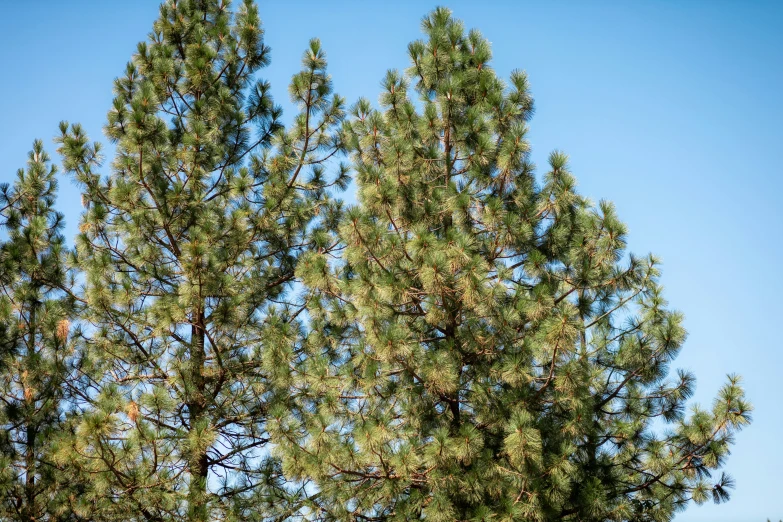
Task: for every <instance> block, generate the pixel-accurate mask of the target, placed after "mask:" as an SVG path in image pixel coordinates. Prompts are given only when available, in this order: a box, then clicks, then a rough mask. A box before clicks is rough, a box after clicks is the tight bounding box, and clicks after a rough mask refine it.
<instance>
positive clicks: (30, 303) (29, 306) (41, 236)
mask: <svg viewBox="0 0 783 522" xmlns="http://www.w3.org/2000/svg"><path fill="white" fill-rule="evenodd" d="M55 173H56V168H55V167H54V166H53V165H51V164H50V163H49V157H48V155H47V154H46V152H45V151H44V149H43V144H42V143H41V142H40V141H35V143H34V144H33V150H32V151H31V152H30V155H29V160H28V163H27V169H26V170H24V169H20V170H19V171H18V172H17V174H16V180H15V182H14V184H13V185H8V184H3V185H2V186H1V187H0V226H1V227H2V228H3V230H4V232H6V234H3V235H4V236H5V240H4V241H3V242H2V243H0V520H20V521H28V522H29V521H33V520H38V521H42V520H61V519H62V520H65V519H67V518H68V516H67V497H68V495H69V494H71V493H73V491H72V490H71V488H70V486H69V485H68V484H67V483H66V482H65V480H64V474H63V472H62V470H60V469H58V468H57V466H55V465H54V459H53V453H54V445H53V441H54V439H55V435H56V434H57V432H58V431H59V430H61V429H62V427H63V425H64V421H65V419H64V410H63V407H62V406H63V400H64V388H65V386H64V382H65V380H66V376H67V365H66V362H67V360H68V359H69V353H70V342H69V337H70V330H71V322H72V320H73V312H74V306H73V304H74V303H73V301H72V300H71V299H70V298H69V297H68V289H69V288H70V287H71V285H72V276H71V274H69V271H68V270H67V269H66V267H65V254H66V249H65V246H64V240H63V236H62V235H61V229H62V226H63V217H62V215H61V214H60V213H58V212H57V211H55V209H54V203H55V199H56V193H57V180H56V178H55ZM64 290H65V291H64Z"/></svg>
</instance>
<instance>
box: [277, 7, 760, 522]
mask: <svg viewBox="0 0 783 522" xmlns="http://www.w3.org/2000/svg"><path fill="white" fill-rule="evenodd" d="M422 28H423V31H424V33H425V39H424V40H422V41H416V42H413V43H411V44H410V45H409V47H408V51H409V55H410V60H411V66H410V68H409V69H408V70H407V71H406V73H405V74H400V73H398V72H396V71H390V72H389V73H388V74H387V75H386V77H385V79H384V80H383V92H382V94H381V97H380V104H381V110H376V109H373V108H372V107H371V104H370V103H369V102H368V101H366V100H361V101H359V102H358V103H357V104H356V105H355V106H354V107H353V108H352V110H351V114H352V118H351V119H350V122H349V123H347V124H346V145H347V146H348V147H349V149H350V151H351V153H352V162H353V168H354V169H355V172H356V176H357V179H356V182H357V184H358V191H359V204H358V206H356V207H354V208H351V209H350V210H348V211H346V214H345V218H344V219H343V220H342V224H341V227H340V238H341V242H342V244H343V245H344V248H345V250H344V255H343V256H342V257H341V258H340V259H337V260H335V259H333V258H331V257H330V256H329V254H326V253H317V252H311V253H308V254H307V257H306V258H305V259H303V260H302V262H301V263H300V265H299V272H298V273H299V274H300V275H301V277H302V279H303V281H304V282H305V284H306V285H307V286H308V287H309V289H310V293H311V297H310V306H309V308H308V312H309V317H310V318H311V320H312V323H311V324H310V325H309V328H308V329H307V335H306V336H304V338H303V339H302V340H301V342H300V349H301V350H302V353H304V354H306V357H303V356H301V354H299V353H298V352H297V354H299V355H300V358H299V359H297V367H296V371H295V374H294V375H293V376H292V379H293V380H292V382H293V388H292V393H291V399H290V401H289V403H288V404H286V405H285V406H283V405H278V406H276V407H275V408H274V410H273V411H272V413H271V415H272V417H273V419H274V422H270V426H273V429H272V428H271V431H272V433H273V435H274V437H275V438H277V439H278V440H280V441H281V445H280V448H279V452H280V454H281V455H282V456H283V459H284V469H285V470H286V471H287V472H288V473H289V474H290V476H291V477H292V478H295V479H300V480H303V481H312V482H313V483H312V485H311V486H310V489H309V491H311V492H312V493H313V495H312V499H313V508H312V509H313V511H312V513H313V516H319V517H321V518H323V519H325V520H375V521H381V520H397V521H404V520H418V519H422V518H423V519H426V520H431V521H455V520H459V521H467V520H470V521H487V520H509V521H510V520H519V521H521V520H536V521H550V520H551V521H553V520H573V521H577V520H579V521H603V520H634V521H645V520H649V521H653V520H654V521H662V520H671V518H672V517H673V514H674V513H675V512H677V511H678V510H680V509H682V508H683V507H684V506H686V505H687V504H688V503H689V501H691V500H694V501H696V502H704V501H705V500H707V499H710V498H711V499H714V500H715V501H716V502H720V501H723V500H725V499H726V498H727V488H728V487H730V486H731V479H730V478H729V477H728V476H727V475H725V474H720V475H718V476H717V478H711V473H712V472H714V471H715V470H718V469H720V468H721V467H722V465H723V464H724V461H725V459H726V456H727V455H728V453H729V448H730V445H731V443H732V437H733V434H734V433H735V432H736V431H737V430H738V429H740V428H741V427H742V426H744V425H746V424H747V423H748V422H749V420H750V416H749V412H750V410H751V406H750V405H749V404H748V402H747V401H746V400H745V398H744V395H743V392H742V389H741V388H740V386H739V379H738V378H737V377H734V376H730V377H729V380H728V383H727V384H726V385H725V387H724V388H722V389H721V390H720V392H719V394H718V396H717V398H716V399H715V402H714V404H713V406H712V408H711V409H702V408H699V407H693V409H692V410H691V411H690V413H686V411H685V409H686V400H687V399H688V398H689V396H690V395H691V393H692V389H693V385H694V378H693V376H692V375H690V374H688V373H686V372H681V371H678V372H677V373H676V374H675V375H673V377H670V376H669V367H670V365H671V363H672V362H673V360H674V358H675V357H676V355H677V353H678V351H679V350H680V348H681V347H682V345H683V342H684V341H685V338H686V332H685V330H684V329H683V327H682V315H681V314H680V313H679V312H676V311H673V310H671V309H669V308H668V307H667V303H666V301H665V299H664V297H663V293H662V287H661V286H660V284H659V282H658V279H659V262H658V260H657V259H656V258H655V257H653V256H652V255H650V256H644V257H636V256H633V255H629V254H626V252H625V246H626V239H625V238H626V228H625V226H624V225H623V224H622V222H620V221H619V219H618V218H617V216H616V214H615V211H614V208H613V206H612V205H611V204H610V203H607V202H603V201H602V202H600V203H599V204H598V205H594V204H592V203H590V202H589V201H588V200H587V199H585V198H584V197H582V196H580V195H579V194H578V193H577V192H576V191H575V180H574V177H573V176H572V175H571V173H570V172H569V168H568V162H567V156H566V155H565V154H563V153H561V152H553V153H552V154H551V155H550V157H549V168H548V171H547V172H546V174H545V175H544V176H543V180H542V181H541V182H540V183H539V182H537V180H536V178H535V177H534V166H533V165H532V164H531V162H530V160H529V143H528V141H527V138H526V134H527V130H528V127H527V122H528V120H529V118H530V116H531V114H532V111H533V102H532V99H531V96H530V94H529V89H528V80H527V78H526V76H525V74H524V73H523V72H519V71H516V72H513V73H512V75H511V78H510V82H509V83H508V84H506V83H505V82H503V81H501V80H500V79H499V78H498V77H497V76H496V74H495V72H494V71H493V70H492V68H491V65H490V58H491V52H490V46H489V43H488V42H487V41H486V40H485V39H484V38H483V37H482V36H481V34H480V33H479V32H478V31H475V30H471V31H466V30H465V29H464V27H463V25H462V23H461V22H459V21H457V20H455V19H454V18H452V16H451V14H450V12H449V11H448V10H447V9H444V8H438V9H436V10H435V11H433V12H432V13H431V14H429V15H428V16H426V17H425V18H424V19H423V22H422ZM287 342H288V340H287ZM316 514H317V515H316Z"/></svg>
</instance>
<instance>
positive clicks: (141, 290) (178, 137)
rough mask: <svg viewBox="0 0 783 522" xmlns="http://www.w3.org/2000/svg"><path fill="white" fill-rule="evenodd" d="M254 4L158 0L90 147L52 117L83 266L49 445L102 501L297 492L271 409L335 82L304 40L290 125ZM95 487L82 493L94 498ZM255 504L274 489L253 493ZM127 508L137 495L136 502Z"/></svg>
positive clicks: (312, 239) (337, 104)
mask: <svg viewBox="0 0 783 522" xmlns="http://www.w3.org/2000/svg"><path fill="white" fill-rule="evenodd" d="M262 36H263V33H262V30H261V23H260V20H259V17H258V12H257V8H256V6H255V5H254V4H253V3H252V2H250V1H246V2H244V3H242V4H241V5H240V6H239V8H238V9H237V11H236V12H232V11H231V10H230V9H229V6H228V3H227V2H224V1H218V0H211V1H178V2H168V3H166V4H164V5H163V6H161V10H160V18H159V19H158V20H157V21H156V22H155V25H154V29H153V32H152V34H151V35H150V38H149V41H148V42H147V43H141V44H139V46H138V51H137V53H136V55H135V56H134V58H133V61H132V62H131V63H129V64H128V66H127V67H126V70H125V74H124V76H122V77H120V78H118V79H117V80H116V82H115V94H116V97H115V99H114V103H113V107H112V109H111V110H110V112H109V114H108V122H107V125H106V128H105V132H106V134H107V136H108V137H109V138H110V139H111V140H112V141H113V142H114V143H115V144H116V149H117V152H116V155H115V157H114V159H113V161H112V163H111V167H112V171H111V174H110V175H108V176H101V175H100V174H99V172H98V167H99V165H100V147H99V145H98V144H90V143H89V142H88V139H87V137H86V136H85V134H84V131H83V130H82V128H81V127H80V126H78V125H72V126H69V125H68V124H67V123H63V124H62V125H61V133H62V134H61V137H60V138H59V142H60V144H61V148H60V152H61V153H62V155H63V162H64V164H65V166H66V169H67V170H68V171H69V172H71V173H72V174H73V175H74V176H75V178H76V180H77V181H78V182H79V183H80V184H81V185H82V187H83V188H84V192H85V205H86V210H85V212H84V214H83V218H82V223H81V234H80V235H79V237H78V238H77V245H76V247H77V254H76V256H77V262H78V264H79V266H80V267H82V268H83V269H84V270H85V287H84V297H83V299H84V304H85V314H84V316H83V320H84V321H85V322H86V323H87V324H88V325H89V328H88V329H86V330H85V335H84V336H83V338H82V343H81V359H80V365H79V368H78V370H79V377H78V381H77V386H78V388H79V390H80V394H79V397H80V400H81V402H80V404H79V408H80V410H81V412H82V414H81V416H80V423H79V425H78V427H77V428H76V430H75V436H74V437H73V439H72V441H71V443H70V446H69V448H63V450H62V453H61V455H60V458H61V459H62V460H63V461H66V460H72V461H74V462H75V463H76V464H77V466H78V467H79V473H80V474H81V475H82V476H83V477H85V480H89V482H90V483H91V484H93V485H94V488H93V489H92V490H91V491H90V492H89V494H88V495H85V496H84V497H83V499H82V503H83V505H84V506H86V507H85V509H86V510H87V509H88V507H89V510H91V516H95V517H97V518H99V519H101V520H115V519H116V520H130V519H148V520H182V519H183V518H185V517H186V518H187V519H189V520H212V519H216V518H220V519H225V520H239V519H250V520H259V519H262V518H263V517H264V516H265V513H266V510H267V508H268V507H269V506H274V508H275V509H287V504H288V503H289V501H293V500H294V499H295V497H296V495H295V494H294V493H291V492H290V491H288V490H287V489H284V488H281V487H280V484H281V482H282V478H281V476H280V470H279V467H278V466H277V465H276V464H275V462H274V461H273V460H271V459H270V458H269V455H268V450H267V444H268V442H269V435H268V433H267V431H266V428H265V418H266V413H267V411H268V409H269V408H270V407H272V405H273V404H274V402H273V400H274V394H273V393H272V392H273V391H274V390H275V389H277V388H276V387H275V383H277V382H278V381H280V382H284V381H285V379H286V372H287V371H288V369H287V367H286V366H285V365H282V366H281V365H280V361H286V360H287V359H288V353H287V352H286V351H285V348H283V347H282V344H280V343H278V344H277V346H280V348H279V349H278V350H277V351H275V350H270V349H267V345H269V344H271V343H270V342H269V339H271V338H279V337H281V335H282V331H283V329H285V328H291V326H287V325H290V323H291V321H292V318H293V317H295V316H296V314H297V313H298V312H297V310H298V309H301V307H302V305H301V303H297V302H296V297H295V296H294V295H292V294H291V292H290V288H291V284H292V281H293V280H294V268H295V266H296V264H297V260H298V258H299V257H300V256H301V255H302V253H304V252H307V251H310V250H313V249H318V250H320V251H327V250H328V248H329V246H330V244H331V243H330V242H329V241H328V240H326V241H325V239H324V238H325V236H328V235H329V233H328V230H329V227H330V226H332V225H331V224H330V220H331V221H334V219H335V218H334V215H336V214H339V205H338V204H336V203H334V202H333V201H332V200H331V199H330V196H329V187H330V186H332V185H334V184H337V185H344V183H345V180H346V178H345V174H344V172H341V173H340V175H339V176H338V178H337V180H336V181H335V180H328V179H326V175H325V165H326V162H327V160H328V159H329V158H330V157H331V156H333V155H334V154H335V153H336V152H337V151H339V150H340V148H341V141H340V139H339V135H338V133H337V130H338V129H339V124H340V122H341V120H342V118H343V102H342V100H341V99H340V98H339V97H338V96H336V95H333V94H332V87H331V80H330V78H329V76H328V74H327V73H326V69H325V68H326V60H325V56H324V53H323V51H322V50H321V47H320V43H319V42H318V41H317V40H313V41H312V42H311V43H310V46H309V48H308V50H307V51H306V52H305V54H304V59H303V68H302V71H301V72H300V73H299V74H297V75H295V76H294V78H293V80H292V83H291V88H290V93H291V97H292V99H293V100H294V101H295V102H296V103H297V105H298V107H299V109H300V111H301V112H300V114H299V115H298V116H297V117H296V118H295V120H294V124H293V125H292V126H291V128H290V129H288V130H286V129H284V128H283V127H282V126H281V124H280V123H279V121H278V119H279V117H280V112H281V111H280V109H279V108H278V107H277V106H275V105H274V104H273V102H272V99H271V97H270V94H269V90H270V86H269V84H268V83H266V82H264V81H261V80H258V79H257V78H256V77H255V74H256V72H257V71H258V70H259V69H260V68H262V67H263V66H264V65H266V64H267V63H268V60H269V57H268V52H269V50H268V48H267V47H266V46H265V45H264V44H263V39H262ZM87 506H88V507H87ZM265 506H266V507H265ZM131 513H132V515H131Z"/></svg>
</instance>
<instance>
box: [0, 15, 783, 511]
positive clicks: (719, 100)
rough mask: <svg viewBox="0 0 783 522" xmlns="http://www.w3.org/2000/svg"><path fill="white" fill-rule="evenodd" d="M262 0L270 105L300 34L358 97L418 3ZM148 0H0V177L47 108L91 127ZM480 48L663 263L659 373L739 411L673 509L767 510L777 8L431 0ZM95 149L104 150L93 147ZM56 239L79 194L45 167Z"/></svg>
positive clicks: (95, 128) (774, 401) (779, 53)
mask: <svg viewBox="0 0 783 522" xmlns="http://www.w3.org/2000/svg"><path fill="white" fill-rule="evenodd" d="M329 3H330V2H325V1H324V2H321V3H315V2H302V1H287V2H284V1H282V0H278V1H265V2H261V9H260V10H261V16H262V19H263V21H264V26H265V28H266V42H267V44H268V45H270V46H271V47H272V64H271V65H270V66H269V67H268V68H267V69H266V70H265V71H263V73H262V74H263V76H265V77H266V78H267V79H268V80H269V81H270V82H271V83H272V87H273V93H275V95H276V98H277V101H278V102H280V103H282V104H283V106H284V108H287V109H289V110H288V116H289V117H290V115H291V114H293V111H292V110H290V107H291V106H290V104H289V103H288V100H287V94H286V87H287V84H288V80H289V78H290V76H291V75H292V74H293V73H294V72H296V71H297V70H298V68H299V59H300V56H301V53H302V51H303V50H304V49H305V47H306V45H307V41H308V40H309V38H311V37H313V36H318V37H320V38H321V40H322V42H323V46H324V49H325V50H326V52H327V53H328V56H329V59H330V60H329V61H330V71H331V74H332V76H333V79H334V85H335V89H336V90H337V91H338V92H339V93H340V94H342V95H343V96H344V97H346V98H347V100H348V101H349V102H353V101H355V100H356V98H358V97H359V96H366V97H368V98H370V99H371V100H376V99H377V95H378V93H379V91H380V87H379V83H380V80H381V78H382V76H383V74H384V72H385V71H386V69H388V68H399V69H403V68H405V67H407V65H408V63H407V54H406V45H407V43H408V42H409V41H411V40H413V39H416V38H418V37H419V20H420V18H421V17H422V16H423V15H424V14H425V13H426V12H428V11H429V10H430V9H431V8H432V7H434V6H435V4H434V3H433V4H430V3H428V2H402V1H396V2H375V1H372V2H359V1H356V2H339V3H338V2H335V3H334V5H327V4H329ZM157 4H158V0H135V1H133V2H119V1H111V2H109V1H97V0H95V1H85V0H70V1H68V2H61V1H57V2H55V1H38V2H3V3H2V4H1V5H2V9H1V13H2V16H0V49H2V76H1V78H2V81H0V181H11V180H12V179H13V176H14V173H15V172H16V169H18V168H19V167H22V166H24V163H25V161H26V154H27V151H28V150H29V149H30V148H31V145H32V141H33V139H35V138H38V137H40V138H43V139H44V140H45V144H46V146H47V148H48V150H49V152H50V154H51V155H52V156H53V158H54V159H55V160H56V161H59V159H58V158H57V155H56V153H55V146H54V144H53V143H52V141H51V138H52V137H53V136H54V135H55V134H56V133H57V123H58V122H59V121H60V120H61V119H67V120H70V121H72V122H75V121H78V122H81V123H82V124H83V125H84V127H85V128H86V129H87V131H88V133H89V134H90V137H91V138H92V139H99V140H101V141H104V142H105V141H106V140H105V138H104V137H103V135H102V130H101V129H102V126H103V122H104V118H105V115H106V112H107V110H108V109H109V107H110V104H111V99H112V92H111V88H112V80H113V78H114V77H116V76H117V75H119V74H121V73H122V70H123V66H124V64H125V63H126V61H127V60H128V59H129V58H130V56H131V54H132V53H133V52H134V49H135V46H136V42H137V41H139V40H141V39H144V38H145V36H146V34H147V33H148V32H149V30H150V29H151V24H152V21H153V20H154V19H155V17H156V15H157ZM444 5H447V6H449V7H451V8H452V9H453V11H454V12H455V14H456V16H458V17H459V18H462V19H463V20H464V21H465V23H466V25H467V26H468V27H476V28H478V29H480V30H481V31H482V32H483V33H484V34H485V36H486V37H487V38H488V39H489V40H490V41H491V42H492V45H493V51H494V62H493V63H494V67H495V69H496V70H497V71H498V72H499V73H500V74H501V75H502V76H504V77H507V76H508V74H509V72H510V71H511V70H512V69H515V68H522V69H525V70H527V72H528V73H529V76H530V80H531V84H532V89H533V94H534V96H535V99H536V115H535V116H534V118H533V120H532V122H531V132H530V134H529V136H530V141H531V143H532V147H533V158H534V160H535V161H536V162H537V163H538V164H539V165H545V163H546V162H545V160H546V156H547V154H548V153H549V152H550V151H551V150H552V149H555V148H558V149H562V150H564V151H566V152H567V153H568V154H570V156H571V165H572V169H573V171H574V173H575V175H576V176H577V178H578V180H579V183H580V187H581V191H582V193H584V194H586V195H587V196H589V197H591V198H592V199H594V200H598V199H602V198H603V199H609V200H612V201H614V202H615V204H616V206H617V209H618V213H619V215H620V217H621V218H622V219H623V220H624V221H625V222H626V223H627V224H628V226H629V229H630V242H629V244H630V249H631V250H633V251H634V252H636V253H639V254H643V253H646V252H650V251H651V252H654V253H656V254H658V255H659V256H661V257H662V258H663V261H664V266H663V278H662V281H663V283H664V285H665V286H666V289H667V292H666V295H667V297H668V299H669V301H670V303H671V304H672V306H673V307H675V308H677V309H680V310H682V311H684V312H685V315H686V327H687V328H688V330H689V332H690V337H689V340H688V342H687V343H686V345H685V348H684V349H683V352H682V354H681V355H680V357H679V359H678V360H677V363H676V366H678V367H683V368H688V369H690V370H692V371H693V372H694V373H695V374H696V376H697V378H698V388H697V393H696V397H695V401H698V402H701V403H702V404H705V405H709V403H710V402H711V400H712V397H713V396H714V395H715V393H716V391H717V390H718V388H719V387H720V385H721V384H722V382H723V380H724V376H725V374H726V373H729V372H737V373H739V374H741V375H742V376H743V377H744V378H745V386H746V389H747V393H748V395H749V397H750V399H751V400H752V401H753V403H754V405H755V408H756V411H755V412H754V423H753V424H752V425H751V426H750V428H748V429H747V430H746V431H745V432H742V433H741V434H740V435H739V437H738V439H737V445H736V446H735V449H734V452H733V454H732V456H731V458H730V460H729V463H728V467H727V469H728V471H729V472H730V473H731V474H733V476H734V477H735V479H736V481H737V489H736V490H735V492H734V495H733V498H732V500H731V501H730V502H729V503H728V504H726V505H722V506H713V505H704V506H701V507H696V506H692V507H690V508H689V509H688V510H687V511H685V512H684V513H682V514H680V515H678V516H677V518H676V520H677V522H697V521H711V522H719V521H727V522H728V521H731V522H735V521H756V520H758V521H762V522H763V521H765V520H766V519H767V517H769V518H771V519H774V520H775V521H777V520H778V519H779V518H783V478H781V477H782V476H783V447H782V446H781V444H782V443H781V435H783V374H782V373H783V343H781V336H780V335H778V329H779V328H781V326H782V325H783V316H781V305H780V298H781V295H783V282H782V280H783V277H782V276H781V270H780V264H781V262H782V261H783V245H782V244H781V240H783V217H781V216H782V215H783V204H781V202H780V197H781V194H783V168H781V165H782V164H783V161H782V160H781V158H780V157H779V156H780V154H781V152H783V102H781V95H783V2H777V3H774V2H770V3H764V2H740V1H732V2H726V1H712V2H707V1H703V2H636V3H619V2H618V3H610V2H597V3H589V4H588V3H576V2H573V3H569V2H543V1H540V2H511V1H509V2H469V1H448V2H444ZM109 151H110V149H107V152H109ZM59 206H60V208H61V210H62V211H63V212H64V214H65V216H66V219H67V229H66V234H67V236H68V237H69V238H70V237H72V236H73V235H74V232H75V231H76V227H77V225H78V216H79V213H80V211H81V207H80V205H79V192H78V190H77V188H76V187H75V186H74V184H73V183H72V182H71V181H70V180H69V179H67V178H62V180H61V196H60V205H59Z"/></svg>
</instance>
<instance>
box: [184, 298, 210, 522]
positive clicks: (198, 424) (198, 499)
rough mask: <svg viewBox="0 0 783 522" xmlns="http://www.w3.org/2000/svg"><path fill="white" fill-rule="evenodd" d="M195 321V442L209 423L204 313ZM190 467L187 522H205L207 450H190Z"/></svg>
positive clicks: (192, 412)
mask: <svg viewBox="0 0 783 522" xmlns="http://www.w3.org/2000/svg"><path fill="white" fill-rule="evenodd" d="M194 319H195V321H194V322H193V323H194V324H193V326H192V328H191V353H190V363H191V371H190V379H191V382H190V386H191V387H192V392H191V393H190V398H189V401H190V402H189V403H188V411H189V412H190V426H189V428H190V432H191V433H193V432H196V433H195V434H196V435H197V436H196V437H194V438H195V439H199V438H200V437H201V436H203V435H201V434H203V431H204V429H205V428H206V423H207V422H208V420H207V418H206V394H205V388H206V382H205V379H204V363H205V359H206V353H205V351H204V339H205V328H204V312H203V311H202V310H199V311H198V312H197V313H196V314H195V318H194ZM188 466H189V468H190V483H189V485H188V520H189V521H190V522H206V521H207V520H208V511H207V475H208V472H209V467H208V461H207V451H206V448H201V447H200V445H199V447H197V448H191V449H190V454H189V455H188Z"/></svg>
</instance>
